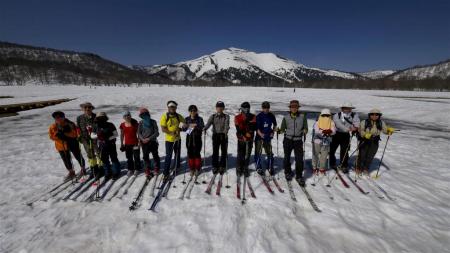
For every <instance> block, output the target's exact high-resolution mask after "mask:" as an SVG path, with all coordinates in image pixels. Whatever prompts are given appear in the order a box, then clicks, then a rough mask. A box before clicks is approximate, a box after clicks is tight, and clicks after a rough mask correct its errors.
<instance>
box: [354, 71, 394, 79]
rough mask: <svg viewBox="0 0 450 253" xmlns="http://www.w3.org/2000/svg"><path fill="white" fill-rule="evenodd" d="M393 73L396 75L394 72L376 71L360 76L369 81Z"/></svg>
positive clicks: (363, 73)
mask: <svg viewBox="0 0 450 253" xmlns="http://www.w3.org/2000/svg"><path fill="white" fill-rule="evenodd" d="M393 73H395V71H394V70H375V71H369V72H362V73H358V74H359V75H361V76H363V77H366V78H369V79H380V78H383V77H386V76H388V75H392V74H393Z"/></svg>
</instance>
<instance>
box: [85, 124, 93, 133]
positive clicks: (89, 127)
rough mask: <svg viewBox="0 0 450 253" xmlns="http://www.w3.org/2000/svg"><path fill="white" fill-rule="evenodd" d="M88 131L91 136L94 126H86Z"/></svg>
mask: <svg viewBox="0 0 450 253" xmlns="http://www.w3.org/2000/svg"><path fill="white" fill-rule="evenodd" d="M86 130H87V131H88V133H89V134H91V133H92V126H91V125H88V126H86Z"/></svg>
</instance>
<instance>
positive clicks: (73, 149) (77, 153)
mask: <svg viewBox="0 0 450 253" xmlns="http://www.w3.org/2000/svg"><path fill="white" fill-rule="evenodd" d="M66 143H67V147H68V150H66V151H59V155H60V156H61V159H62V160H63V162H64V166H66V169H67V170H71V169H73V164H72V158H71V155H70V153H72V154H73V156H74V157H75V159H76V160H77V161H78V163H79V164H80V166H81V167H82V168H84V166H85V163H84V158H83V156H82V155H81V150H80V146H79V145H78V141H76V140H69V141H67V142H66Z"/></svg>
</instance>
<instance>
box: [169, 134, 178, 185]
mask: <svg viewBox="0 0 450 253" xmlns="http://www.w3.org/2000/svg"><path fill="white" fill-rule="evenodd" d="M179 142H181V139H179V140H176V141H175V142H174V144H173V151H174V152H173V153H174V154H175V164H174V166H173V167H174V173H173V174H174V176H173V188H177V185H176V183H177V182H176V180H175V177H176V176H177V169H178V155H179V153H180V151H181V143H180V147H179V148H178V152H175V148H176V146H177V145H178V143H179ZM169 187H170V186H169Z"/></svg>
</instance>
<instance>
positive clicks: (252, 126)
mask: <svg viewBox="0 0 450 253" xmlns="http://www.w3.org/2000/svg"><path fill="white" fill-rule="evenodd" d="M234 125H235V126H236V136H237V138H238V140H239V141H253V138H254V136H255V130H256V116H255V115H254V114H252V113H248V114H244V113H240V114H238V115H236V116H235V117H234Z"/></svg>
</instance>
